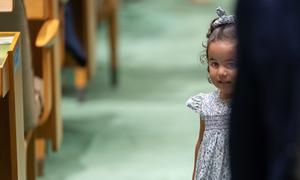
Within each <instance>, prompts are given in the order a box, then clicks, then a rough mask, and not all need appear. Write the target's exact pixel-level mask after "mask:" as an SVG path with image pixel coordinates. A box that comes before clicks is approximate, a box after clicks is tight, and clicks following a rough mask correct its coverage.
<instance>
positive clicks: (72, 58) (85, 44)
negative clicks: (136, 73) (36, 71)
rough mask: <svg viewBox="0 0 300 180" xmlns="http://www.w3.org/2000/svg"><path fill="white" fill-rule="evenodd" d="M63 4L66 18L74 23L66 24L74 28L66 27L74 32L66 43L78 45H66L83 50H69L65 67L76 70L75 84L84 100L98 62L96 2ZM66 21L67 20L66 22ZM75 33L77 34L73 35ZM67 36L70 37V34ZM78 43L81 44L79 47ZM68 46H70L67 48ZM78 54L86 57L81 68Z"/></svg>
mask: <svg viewBox="0 0 300 180" xmlns="http://www.w3.org/2000/svg"><path fill="white" fill-rule="evenodd" d="M61 2H62V4H65V3H67V4H66V6H65V7H64V8H66V9H65V10H64V11H65V17H64V18H68V20H69V21H70V20H71V21H73V22H65V23H64V25H65V26H73V27H65V30H69V31H71V32H72V36H69V37H67V35H66V34H65V39H66V38H68V39H67V40H68V41H67V40H65V42H66V43H72V42H70V41H69V40H71V41H73V43H74V42H75V43H76V44H77V45H74V44H73V45H71V46H70V44H69V45H68V44H66V47H73V48H74V47H75V46H77V47H78V48H77V49H81V50H79V51H82V52H83V53H82V52H79V51H78V52H75V51H76V48H74V49H68V48H67V49H68V51H67V52H66V56H65V60H64V63H63V65H64V67H65V68H68V67H72V68H74V84H75V88H76V90H77V93H78V98H79V100H84V96H85V89H86V86H87V82H88V80H89V79H90V78H91V77H92V76H93V75H94V74H95V70H96V69H95V68H96V62H95V39H96V12H95V10H96V9H95V0H89V1H86V0H69V1H68V2H66V0H61ZM72 14H76V16H72ZM65 21H66V20H65ZM73 32H75V33H73ZM67 34H69V35H70V33H69V32H67ZM78 42H79V43H80V44H79V45H78ZM67 45H68V46H67ZM76 54H79V55H80V54H81V56H82V57H83V56H85V61H86V62H85V63H84V64H82V65H81V66H79V65H78V63H76V61H77V62H78V59H77V60H76V58H78V57H80V56H77V57H76Z"/></svg>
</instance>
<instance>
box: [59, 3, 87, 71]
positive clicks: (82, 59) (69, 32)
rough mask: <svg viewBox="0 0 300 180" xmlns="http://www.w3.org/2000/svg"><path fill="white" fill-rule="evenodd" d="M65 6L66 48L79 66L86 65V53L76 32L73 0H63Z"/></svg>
mask: <svg viewBox="0 0 300 180" xmlns="http://www.w3.org/2000/svg"><path fill="white" fill-rule="evenodd" d="M61 2H62V3H63V4H65V44H66V45H65V46H66V49H67V50H68V51H69V52H70V53H71V54H72V56H74V59H75V60H76V63H77V65H79V66H85V65H86V63H87V62H86V61H87V58H86V52H85V50H84V49H83V47H82V45H81V43H80V41H79V39H78V36H77V34H76V32H75V24H74V18H73V16H74V14H73V8H72V0H61Z"/></svg>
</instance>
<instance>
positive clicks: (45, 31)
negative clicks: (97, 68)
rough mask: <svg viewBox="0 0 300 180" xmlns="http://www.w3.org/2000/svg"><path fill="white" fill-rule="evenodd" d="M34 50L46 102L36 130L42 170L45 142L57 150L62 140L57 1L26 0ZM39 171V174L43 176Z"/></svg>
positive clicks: (38, 155)
mask: <svg viewBox="0 0 300 180" xmlns="http://www.w3.org/2000/svg"><path fill="white" fill-rule="evenodd" d="M24 2H25V8H26V12H27V18H28V22H29V29H30V37H31V42H32V47H33V52H34V53H33V54H34V56H33V61H34V69H35V74H37V75H38V76H40V77H41V78H42V79H43V81H44V90H45V91H44V95H45V103H44V110H43V112H42V114H41V116H40V118H39V122H38V123H39V124H38V128H37V131H36V136H37V138H38V139H39V140H38V141H37V158H38V162H39V163H40V164H41V166H40V168H39V169H40V170H42V169H43V168H42V166H43V162H44V159H45V151H46V147H45V146H46V142H47V140H50V142H51V143H52V149H53V150H54V151H57V150H58V149H59V147H60V145H61V141H62V135H63V133H62V120H61V113H60V107H61V106H60V102H61V80H60V78H61V55H60V46H59V42H60V41H59V20H58V17H59V11H58V10H59V9H58V8H59V4H58V1H57V0H52V1H49V0H40V1H35V0H25V1H24ZM41 172H42V171H40V172H39V173H38V174H40V175H41V174H42V173H41Z"/></svg>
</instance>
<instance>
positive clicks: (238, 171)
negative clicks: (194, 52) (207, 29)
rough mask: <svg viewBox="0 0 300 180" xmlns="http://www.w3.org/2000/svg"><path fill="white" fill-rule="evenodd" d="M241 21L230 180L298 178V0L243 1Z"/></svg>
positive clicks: (232, 126) (240, 9)
mask: <svg viewBox="0 0 300 180" xmlns="http://www.w3.org/2000/svg"><path fill="white" fill-rule="evenodd" d="M237 21H238V23H237V25H238V26H237V30H238V38H239V45H238V59H239V67H238V68H239V73H238V77H237V82H236V88H235V93H234V98H233V107H232V119H231V134H230V137H231V138H230V139H231V140H230V147H231V149H230V150H231V158H232V161H231V162H232V166H231V167H232V179H233V180H241V179H242V180H248V179H249V180H261V179H263V180H293V179H297V177H296V172H297V171H299V170H300V169H298V170H297V169H296V168H295V167H296V165H297V163H299V159H298V162H297V152H299V138H298V137H299V132H300V129H299V122H300V1H298V0H272V1H265V0H263V1H262V0H253V1H242V0H239V1H238V4H237ZM298 179H299V177H298Z"/></svg>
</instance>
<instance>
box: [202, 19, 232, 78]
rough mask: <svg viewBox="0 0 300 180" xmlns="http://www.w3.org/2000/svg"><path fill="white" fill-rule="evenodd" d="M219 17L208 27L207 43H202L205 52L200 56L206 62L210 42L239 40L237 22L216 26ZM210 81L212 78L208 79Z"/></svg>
mask: <svg viewBox="0 0 300 180" xmlns="http://www.w3.org/2000/svg"><path fill="white" fill-rule="evenodd" d="M217 19H218V18H215V19H214V20H212V22H211V23H210V27H209V29H208V32H207V34H206V38H207V41H206V44H204V43H202V46H203V47H204V50H203V53H202V54H201V56H200V62H201V63H203V64H205V63H207V62H208V48H209V44H210V43H212V42H216V41H227V40H228V41H236V40H237V34H236V24H235V23H228V24H222V25H219V26H214V25H213V24H214V22H215V21H216V20H217ZM207 71H208V72H209V67H208V66H207ZM208 81H209V82H210V80H208Z"/></svg>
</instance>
